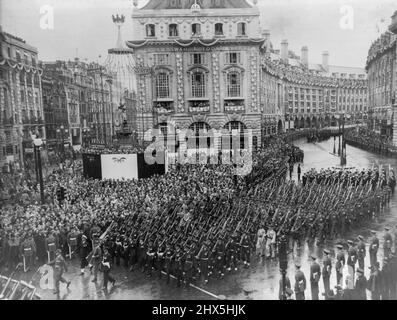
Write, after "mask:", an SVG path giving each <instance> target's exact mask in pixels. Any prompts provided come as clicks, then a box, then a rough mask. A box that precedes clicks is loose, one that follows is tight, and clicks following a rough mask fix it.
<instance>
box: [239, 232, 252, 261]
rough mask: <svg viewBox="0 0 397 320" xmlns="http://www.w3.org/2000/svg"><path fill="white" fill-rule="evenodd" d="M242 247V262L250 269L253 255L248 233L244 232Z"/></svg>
mask: <svg viewBox="0 0 397 320" xmlns="http://www.w3.org/2000/svg"><path fill="white" fill-rule="evenodd" d="M240 246H241V260H242V261H243V263H244V267H246V268H248V267H249V266H250V256H251V253H250V242H249V239H248V234H247V232H246V231H244V234H243V236H242V237H241V241H240Z"/></svg>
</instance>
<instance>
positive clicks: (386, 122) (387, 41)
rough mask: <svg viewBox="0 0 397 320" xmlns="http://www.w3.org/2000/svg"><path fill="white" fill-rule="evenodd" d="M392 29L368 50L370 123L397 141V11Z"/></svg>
mask: <svg viewBox="0 0 397 320" xmlns="http://www.w3.org/2000/svg"><path fill="white" fill-rule="evenodd" d="M389 30H390V31H386V32H385V33H383V34H382V35H381V36H380V37H379V38H378V39H377V40H376V41H374V42H373V43H372V44H371V47H370V48H369V51H368V57H367V63H366V70H367V73H368V90H369V108H370V119H369V120H370V121H369V126H370V128H372V129H373V130H375V131H376V132H378V133H380V134H381V135H383V136H386V137H388V138H389V139H390V140H393V144H394V145H397V117H396V111H397V109H396V94H397V59H396V56H397V11H396V12H395V13H394V15H393V16H392V22H391V25H390V27H389Z"/></svg>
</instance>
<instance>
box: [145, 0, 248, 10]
mask: <svg viewBox="0 0 397 320" xmlns="http://www.w3.org/2000/svg"><path fill="white" fill-rule="evenodd" d="M196 2H197V4H198V5H199V6H200V7H201V9H217V8H221V9H222V8H225V9H226V8H227V9H233V8H252V6H251V5H250V4H249V3H248V2H247V1H246V0H196ZM194 3H195V0H150V1H149V2H148V3H147V4H146V5H145V6H144V7H142V8H141V10H164V9H190V8H191V7H192V5H193V4H194Z"/></svg>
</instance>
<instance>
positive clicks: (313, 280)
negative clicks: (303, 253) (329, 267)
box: [310, 256, 321, 300]
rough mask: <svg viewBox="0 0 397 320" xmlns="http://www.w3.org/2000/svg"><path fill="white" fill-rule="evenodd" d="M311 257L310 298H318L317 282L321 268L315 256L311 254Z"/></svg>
mask: <svg viewBox="0 0 397 320" xmlns="http://www.w3.org/2000/svg"><path fill="white" fill-rule="evenodd" d="M311 258H312V260H313V261H312V264H311V266H310V287H311V293H312V300H318V299H319V298H318V295H319V288H318V283H319V281H320V277H321V268H320V265H319V264H318V263H317V262H316V258H315V257H313V256H312V257H311Z"/></svg>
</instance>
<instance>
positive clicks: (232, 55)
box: [226, 52, 241, 64]
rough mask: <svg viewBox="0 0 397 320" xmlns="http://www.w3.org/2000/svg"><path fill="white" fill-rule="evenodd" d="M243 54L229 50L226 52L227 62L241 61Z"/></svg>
mask: <svg viewBox="0 0 397 320" xmlns="http://www.w3.org/2000/svg"><path fill="white" fill-rule="evenodd" d="M240 61H241V54H240V53H239V52H229V53H227V54H226V63H227V64H236V63H240Z"/></svg>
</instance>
